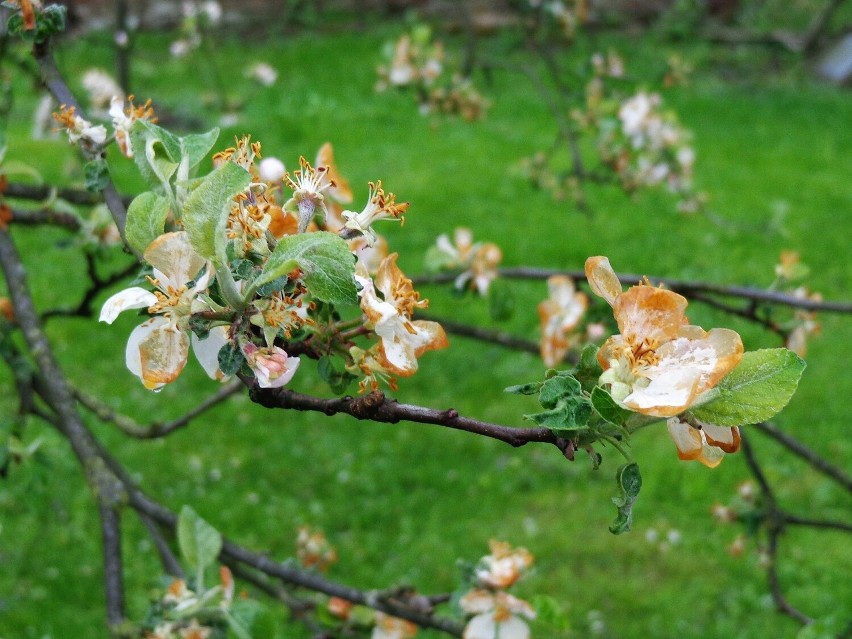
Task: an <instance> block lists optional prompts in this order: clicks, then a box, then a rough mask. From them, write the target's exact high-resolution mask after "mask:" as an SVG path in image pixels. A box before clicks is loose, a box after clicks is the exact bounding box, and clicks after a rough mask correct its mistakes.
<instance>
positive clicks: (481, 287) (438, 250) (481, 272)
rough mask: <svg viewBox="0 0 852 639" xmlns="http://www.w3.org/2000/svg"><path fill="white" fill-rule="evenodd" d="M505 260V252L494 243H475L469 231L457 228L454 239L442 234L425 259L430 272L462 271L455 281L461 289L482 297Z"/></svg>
mask: <svg viewBox="0 0 852 639" xmlns="http://www.w3.org/2000/svg"><path fill="white" fill-rule="evenodd" d="M502 259H503V251H501V250H500V247H499V246H497V245H496V244H494V243H493V242H474V241H473V232H472V231H471V230H470V229H469V228H465V227H462V226H460V227H457V228H456V229H455V231H453V239H452V240H450V238H449V236H448V235H446V234H442V235H440V236H439V237H438V239H437V241H436V243H435V246H434V247H432V249H430V251H429V253H428V254H427V256H426V267H427V268H428V269H429V270H430V271H440V270H448V271H461V273H459V275H458V276H457V277H456V279H455V287H456V289H458V290H460V291H461V290H464V289H466V288H469V289H471V290H473V291H476V292H477V293H478V294H479V295H486V294H487V293H488V289H489V287H490V286H491V282H493V281H494V280H495V279H496V277H497V267H498V266H499V265H500V262H501V261H502Z"/></svg>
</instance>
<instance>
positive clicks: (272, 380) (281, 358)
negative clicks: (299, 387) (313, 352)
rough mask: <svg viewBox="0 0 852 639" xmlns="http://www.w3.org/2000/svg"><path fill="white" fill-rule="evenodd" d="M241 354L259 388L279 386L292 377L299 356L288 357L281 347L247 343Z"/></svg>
mask: <svg viewBox="0 0 852 639" xmlns="http://www.w3.org/2000/svg"><path fill="white" fill-rule="evenodd" d="M243 354H244V355H245V357H246V361H247V362H248V365H249V366H250V367H251V369H252V370H253V371H254V375H255V377H256V378H257V383H258V385H259V386H260V387H261V388H280V387H281V386H284V385H285V384H286V383H287V382H289V381H290V380H291V379H293V375H295V374H296V370H297V369H298V368H299V358H298V357H289V356H288V355H287V352H286V351H285V350H284V349H283V348H279V347H278V346H272V347H271V348H261V347H258V346H255V345H254V344H251V343H248V344H245V345H244V346H243Z"/></svg>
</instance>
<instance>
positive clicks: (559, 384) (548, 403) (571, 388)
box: [538, 376, 583, 408]
mask: <svg viewBox="0 0 852 639" xmlns="http://www.w3.org/2000/svg"><path fill="white" fill-rule="evenodd" d="M582 394H583V389H582V388H581V387H580V382H578V381H577V380H576V379H574V378H573V377H570V376H557V377H551V378H550V379H548V380H545V382H544V383H543V384H542V385H541V391H540V392H539V395H538V401H539V403H540V404H541V405H542V408H555V407H556V405H557V403H558V402H559V400H560V399H562V398H566V397H575V396H582Z"/></svg>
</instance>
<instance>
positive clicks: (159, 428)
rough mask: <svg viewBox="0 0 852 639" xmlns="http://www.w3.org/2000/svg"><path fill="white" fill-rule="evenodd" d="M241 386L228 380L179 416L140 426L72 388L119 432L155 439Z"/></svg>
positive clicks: (221, 400) (76, 394) (168, 432)
mask: <svg viewBox="0 0 852 639" xmlns="http://www.w3.org/2000/svg"><path fill="white" fill-rule="evenodd" d="M242 387H243V385H242V383H240V381H239V380H233V381H230V382H228V383H226V384H224V385H223V386H222V388H220V389H219V390H218V391H216V392H215V393H214V394H213V395H211V396H209V397H207V398H206V399H205V400H204V401H202V402H201V403H200V404H198V406H196V407H195V408H193V409H192V410H190V411H188V412H187V413H186V414H184V415H182V416H181V417H178V418H177V419H173V420H172V421H169V422H154V423H153V424H150V425H149V426H142V425H141V424H139V423H138V422H137V421H136V420H134V419H133V418H132V417H129V416H127V415H124V414H122V413H119V412H118V411H116V410H113V409H112V408H110V407H109V406H108V405H107V404H105V403H103V402H102V401H100V400H99V399H98V398H96V397H94V396H92V395H89V394H88V393H85V392H83V391H82V390H80V389H79V388H74V389H73V390H74V397H76V398H77V401H79V402H80V403H81V404H82V405H83V406H85V407H86V408H88V409H89V410H90V411H92V412H93V413H94V414H95V415H97V416H98V418H99V419H101V420H103V421H105V422H112V423H113V424H115V425H116V426H118V428H119V430H121V432H123V433H124V434H125V435H130V436H131V437H135V438H136V439H157V438H160V437H165V436H167V435H170V434H171V433H173V432H175V431H176V430H178V429H180V428H183V427H185V426H187V425H189V423H190V422H191V421H192V420H193V419H195V418H196V417H198V416H199V415H202V414H203V413H205V412H206V411H208V410H210V409H211V408H213V407H214V406H216V405H217V404H220V403H222V402H223V401H224V400H226V399H227V398H228V397H230V396H231V395H233V394H234V393H236V392H237V391H238V390H240V389H241V388H242Z"/></svg>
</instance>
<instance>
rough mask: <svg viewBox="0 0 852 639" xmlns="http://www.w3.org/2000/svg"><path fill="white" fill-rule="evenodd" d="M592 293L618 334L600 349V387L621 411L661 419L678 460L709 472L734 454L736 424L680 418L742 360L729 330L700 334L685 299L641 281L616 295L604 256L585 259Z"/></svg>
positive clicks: (737, 340)
mask: <svg viewBox="0 0 852 639" xmlns="http://www.w3.org/2000/svg"><path fill="white" fill-rule="evenodd" d="M586 276H587V277H588V280H589V284H590V286H591V287H592V291H593V292H594V293H595V294H596V295H598V296H600V297H602V298H603V299H604V300H606V302H607V303H608V304H609V305H610V306H612V308H613V312H614V314H615V320H616V322H617V323H618V328H619V331H620V334H618V335H615V336H613V337H610V338H609V339H608V340H607V341H606V343H604V345H603V347H602V348H601V349H600V351H599V352H598V360H599V362H600V365H601V367H602V368H603V370H604V372H603V374H602V375H601V378H600V383H601V384H603V385H605V386H606V388H608V389H609V392H610V394H611V396H612V398H613V399H615V400H616V401H617V402H619V403H620V404H621V405H622V406H624V407H626V408H627V409H629V410H631V411H634V412H636V413H640V414H643V415H648V416H651V417H661V418H667V424H668V430H669V434H670V435H671V437H672V439H673V440H674V442H675V445H676V446H677V449H678V456H679V457H680V458H681V459H684V460H698V461H700V462H701V463H703V464H705V465H707V466H710V467H713V466H716V465H718V464H719V463H720V462H721V461H722V458H723V457H724V453H726V452H728V453H731V452H735V451H737V450H738V449H739V444H740V436H739V430H738V429H737V428H736V427H723V426H717V425H715V424H709V423H705V422H702V421H700V420H697V419H695V418H691V417H684V416H683V413H685V412H686V411H687V409H689V408H690V407H691V406H693V405H694V404H695V403H696V402H697V401H699V398H701V397H702V395H704V394H705V393H707V392H708V391H710V390H711V389H712V388H714V387H715V386H716V385H717V384H718V383H719V382H720V381H721V380H722V378H723V377H725V376H726V375H727V374H728V373H729V372H730V371H732V370H733V369H734V367H736V366H737V364H738V363H739V361H740V359H741V358H742V355H743V345H742V340H741V339H740V336H739V335H738V334H737V333H735V332H734V331H732V330H729V329H725V328H714V329H711V330H710V331H705V330H704V329H702V328H701V327H698V326H692V325H690V324H689V322H688V321H687V319H686V315H685V311H686V306H687V301H686V299H685V298H684V297H683V296H681V295H678V294H677V293H674V292H672V291H668V290H665V289H662V288H656V287H653V286H650V285H649V284H647V283H642V284H639V285H637V286H633V287H631V288H629V289H628V290H627V291H622V287H621V282H620V281H619V280H618V276H617V275H616V274H615V271H613V269H612V267H611V266H610V263H609V260H608V259H607V258H605V257H600V256H598V257H590V258H589V259H588V260H587V261H586Z"/></svg>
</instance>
